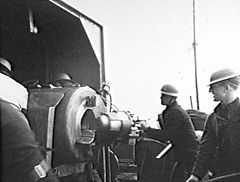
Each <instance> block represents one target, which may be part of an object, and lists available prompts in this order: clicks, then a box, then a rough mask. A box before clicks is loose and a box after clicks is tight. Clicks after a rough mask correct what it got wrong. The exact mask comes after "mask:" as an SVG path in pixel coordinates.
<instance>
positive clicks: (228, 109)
mask: <svg viewBox="0 0 240 182" xmlns="http://www.w3.org/2000/svg"><path fill="white" fill-rule="evenodd" d="M239 109H240V102H239V98H236V99H235V100H234V101H233V102H231V103H229V104H227V105H226V104H223V103H219V104H218V105H217V106H216V108H215V109H214V112H215V113H219V114H220V115H221V116H223V117H224V118H226V119H230V118H232V117H235V116H238V115H239V113H238V112H239Z"/></svg>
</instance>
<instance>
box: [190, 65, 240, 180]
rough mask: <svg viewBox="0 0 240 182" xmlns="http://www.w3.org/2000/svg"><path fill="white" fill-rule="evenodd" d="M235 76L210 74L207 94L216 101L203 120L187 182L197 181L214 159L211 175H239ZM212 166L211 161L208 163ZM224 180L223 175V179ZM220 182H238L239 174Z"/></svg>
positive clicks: (239, 115)
mask: <svg viewBox="0 0 240 182" xmlns="http://www.w3.org/2000/svg"><path fill="white" fill-rule="evenodd" d="M238 87H239V74H238V73H235V72H234V71H233V70H231V69H221V70H219V71H216V72H214V73H213V74H212V75H211V78H210V83H209V92H211V93H212V94H213V98H214V101H216V102H219V104H218V105H217V106H216V107H215V109H214V111H213V113H212V114H210V115H209V117H208V118H207V121H206V124H205V129H204V133H203V137H202V139H201V145H200V151H199V154H198V156H197V160H196V162H195V164H194V168H193V170H192V175H191V176H190V177H189V179H188V180H187V182H198V181H201V179H202V178H203V176H204V175H205V174H206V173H207V171H208V170H209V169H210V166H212V165H211V163H210V162H211V161H212V159H215V160H214V163H215V165H214V166H215V168H214V169H211V170H212V172H213V174H214V176H218V177H219V176H221V177H222V178H223V177H224V176H225V175H228V174H232V173H236V174H237V172H240V155H239V154H240V132H239V130H240V101H239V98H238V96H237V89H238ZM212 163H213V162H212ZM225 177H226V176H225ZM218 181H220V180H218ZM222 181H224V182H230V181H231V182H233V181H240V177H239V173H238V176H237V175H235V176H234V177H232V178H223V179H222Z"/></svg>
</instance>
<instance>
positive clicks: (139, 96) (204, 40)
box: [65, 0, 240, 118]
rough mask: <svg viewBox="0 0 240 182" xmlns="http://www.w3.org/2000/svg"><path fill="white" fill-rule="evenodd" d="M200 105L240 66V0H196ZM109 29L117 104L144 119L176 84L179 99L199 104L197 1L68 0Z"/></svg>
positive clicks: (108, 60)
mask: <svg viewBox="0 0 240 182" xmlns="http://www.w3.org/2000/svg"><path fill="white" fill-rule="evenodd" d="M195 1H196V2H195V3H196V40H197V44H198V45H197V63H198V64H197V66H198V87H199V100H200V110H201V111H203V112H207V113H209V112H211V111H212V109H213V107H214V105H215V104H216V103H214V102H213V100H212V96H211V95H210V94H209V93H208V87H207V86H206V85H207V83H208V81H209V77H210V74H211V73H212V72H213V71H215V70H217V69H219V68H224V67H230V68H236V69H237V70H240V69H239V68H240V50H239V48H240V45H239V44H240V1H239V0H211V1H209V0H195ZM65 2H67V3H69V4H70V5H72V6H74V7H76V8H77V9H78V10H79V11H81V12H82V13H84V14H86V15H87V16H89V17H90V18H92V19H94V20H95V21H97V22H98V23H100V24H101V25H102V26H103V28H104V37H105V39H104V41H105V67H106V80H107V81H108V82H109V83H110V86H111V93H112V97H113V103H114V104H115V105H117V106H118V107H119V108H120V109H121V110H130V111H131V112H133V113H135V114H137V115H139V116H140V117H142V118H150V117H155V116H156V115H157V113H161V112H162V110H163V109H164V107H163V106H161V104H160V99H159V98H160V88H161V86H162V85H163V84H165V83H171V84H174V85H175V86H176V87H177V88H178V89H179V91H180V93H181V95H180V97H179V103H180V104H181V105H182V106H183V107H184V108H185V109H190V108H191V104H190V96H191V97H192V99H193V107H194V109H196V100H195V99H196V95H195V82H194V57H193V48H192V43H193V21H192V20H193V19H192V12H193V11H192V5H193V1H192V0H181V1H180V0H161V1H160V0H148V1H146V0H111V1H110V0H65Z"/></svg>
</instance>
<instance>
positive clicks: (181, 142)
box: [145, 84, 198, 182]
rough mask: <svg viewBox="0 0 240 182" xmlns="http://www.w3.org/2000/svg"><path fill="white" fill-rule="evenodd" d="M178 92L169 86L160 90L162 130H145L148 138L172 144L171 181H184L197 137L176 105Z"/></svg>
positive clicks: (180, 108)
mask: <svg viewBox="0 0 240 182" xmlns="http://www.w3.org/2000/svg"><path fill="white" fill-rule="evenodd" d="M177 97H178V90H177V89H176V88H175V87H174V86H172V85H169V84H166V85H163V87H162V88H161V104H162V105H165V106H166V108H165V110H164V111H163V112H162V119H163V126H164V128H163V129H162V130H156V129H152V128H145V131H146V133H147V134H148V136H150V137H152V138H154V139H158V140H161V141H170V142H171V143H172V144H173V149H174V157H175V161H176V162H175V165H174V167H173V170H172V176H171V178H172V181H177V182H182V181H185V180H186V177H187V175H189V174H190V171H191V169H192V166H193V162H194V160H195V155H196V151H197V145H198V144H197V136H196V134H195V132H194V127H193V124H192V121H191V119H190V117H189V115H188V114H187V112H186V111H185V110H184V109H183V108H182V107H181V106H180V105H179V104H178V103H177Z"/></svg>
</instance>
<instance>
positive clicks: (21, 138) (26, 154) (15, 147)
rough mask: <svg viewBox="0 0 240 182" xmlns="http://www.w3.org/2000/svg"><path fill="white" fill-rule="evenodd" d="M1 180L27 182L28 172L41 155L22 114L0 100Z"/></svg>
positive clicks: (37, 162) (4, 181)
mask: <svg viewBox="0 0 240 182" xmlns="http://www.w3.org/2000/svg"><path fill="white" fill-rule="evenodd" d="M0 114H1V117H0V118H1V164H2V166H1V171H2V172H1V181H3V182H12V181H14V182H23V181H25V182H28V180H27V179H28V177H27V176H28V174H29V173H30V171H32V170H33V168H34V166H36V165H37V164H39V163H40V162H41V161H42V160H43V157H42V155H41V154H40V150H39V148H38V145H37V143H36V141H35V138H34V135H33V133H32V131H31V129H30V127H29V124H28V121H27V119H26V118H25V116H24V114H23V113H22V112H21V111H20V110H19V108H18V107H17V106H15V105H14V104H11V103H9V102H7V101H3V100H0Z"/></svg>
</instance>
